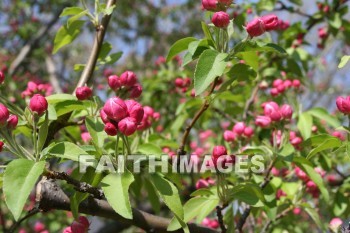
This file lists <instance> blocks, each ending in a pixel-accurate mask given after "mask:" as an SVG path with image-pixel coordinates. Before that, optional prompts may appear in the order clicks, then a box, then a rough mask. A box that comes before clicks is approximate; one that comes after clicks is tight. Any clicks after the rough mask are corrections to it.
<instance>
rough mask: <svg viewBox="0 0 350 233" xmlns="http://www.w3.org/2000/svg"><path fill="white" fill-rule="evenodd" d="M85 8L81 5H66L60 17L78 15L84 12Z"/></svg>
mask: <svg viewBox="0 0 350 233" xmlns="http://www.w3.org/2000/svg"><path fill="white" fill-rule="evenodd" d="M83 11H84V9H83V8H81V7H75V6H74V7H66V8H64V9H63V11H62V13H61V15H60V17H63V16H67V15H77V14H80V13H81V12H83Z"/></svg>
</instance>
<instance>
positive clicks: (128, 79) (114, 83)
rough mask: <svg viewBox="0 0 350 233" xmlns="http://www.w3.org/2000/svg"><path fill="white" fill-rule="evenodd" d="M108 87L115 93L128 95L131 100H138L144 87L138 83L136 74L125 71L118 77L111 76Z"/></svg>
mask: <svg viewBox="0 0 350 233" xmlns="http://www.w3.org/2000/svg"><path fill="white" fill-rule="evenodd" d="M108 85H109V87H110V88H111V89H112V90H113V91H115V92H120V91H121V92H122V93H127V94H128V96H129V97H130V98H138V97H139V96H140V95H141V94H142V86H141V85H140V84H139V83H138V81H137V77H136V74H135V73H134V72H131V71H125V72H124V73H122V74H121V75H120V77H118V76H117V75H110V76H109V77H108Z"/></svg>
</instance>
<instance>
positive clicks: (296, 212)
mask: <svg viewBox="0 0 350 233" xmlns="http://www.w3.org/2000/svg"><path fill="white" fill-rule="evenodd" d="M300 213H301V209H300V208H294V209H293V214H295V215H299V214H300Z"/></svg>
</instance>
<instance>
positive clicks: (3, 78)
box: [0, 71, 5, 84]
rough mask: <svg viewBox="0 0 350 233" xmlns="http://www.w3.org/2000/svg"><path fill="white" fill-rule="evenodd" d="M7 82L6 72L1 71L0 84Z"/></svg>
mask: <svg viewBox="0 0 350 233" xmlns="http://www.w3.org/2000/svg"><path fill="white" fill-rule="evenodd" d="M4 81H5V74H4V72H2V71H0V84H2V83H3V82H4Z"/></svg>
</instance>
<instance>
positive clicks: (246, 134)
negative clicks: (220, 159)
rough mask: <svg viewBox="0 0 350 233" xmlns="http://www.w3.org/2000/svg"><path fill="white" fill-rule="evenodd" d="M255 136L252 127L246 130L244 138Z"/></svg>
mask: <svg viewBox="0 0 350 233" xmlns="http://www.w3.org/2000/svg"><path fill="white" fill-rule="evenodd" d="M253 135H254V130H253V129H252V128H251V127H246V128H245V129H244V136H246V137H248V138H250V137H251V136H253Z"/></svg>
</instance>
